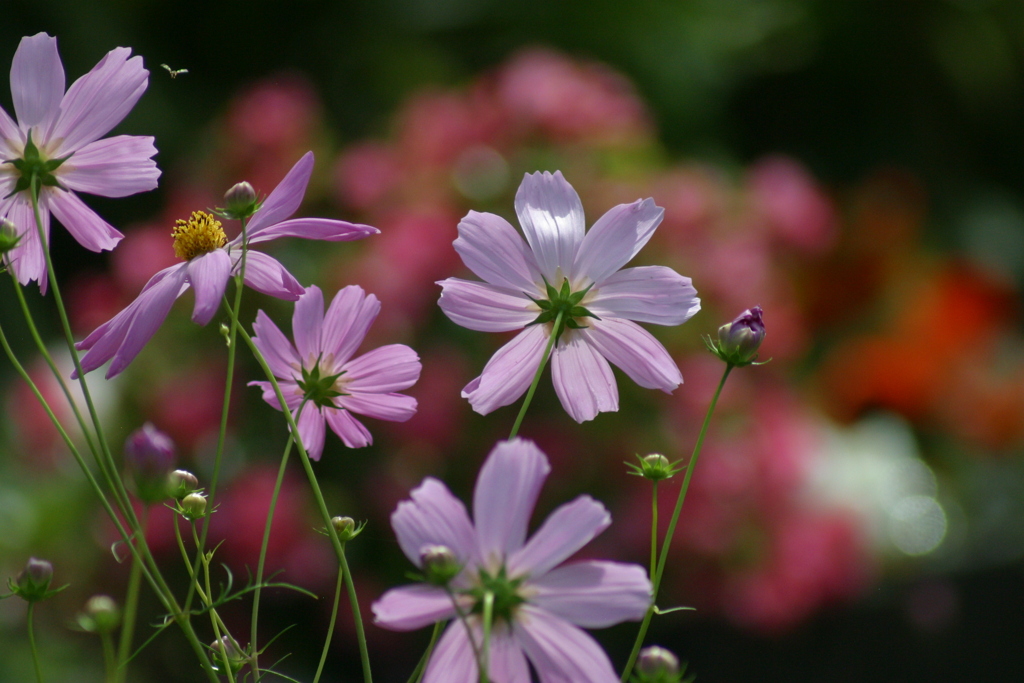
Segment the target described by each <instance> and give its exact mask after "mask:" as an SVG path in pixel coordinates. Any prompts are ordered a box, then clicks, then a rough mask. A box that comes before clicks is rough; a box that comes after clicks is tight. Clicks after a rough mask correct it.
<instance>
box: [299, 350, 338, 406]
mask: <svg viewBox="0 0 1024 683" xmlns="http://www.w3.org/2000/svg"><path fill="white" fill-rule="evenodd" d="M320 373H321V370H320V362H319V360H318V361H317V363H316V365H314V366H313V367H312V369H309V370H307V369H306V368H302V379H301V380H298V384H299V388H300V389H302V395H303V398H305V399H306V400H307V401H309V402H310V403H313V404H315V405H318V406H324V407H328V408H337V407H338V406H336V405H335V404H334V401H333V400H332V399H334V398H337V397H338V396H347V395H348V394H346V393H345V392H343V391H338V389H339V384H338V378H339V377H341V376H342V375H344V374H345V371H344V370H342V371H341V372H339V373H337V374H335V375H322V374H320Z"/></svg>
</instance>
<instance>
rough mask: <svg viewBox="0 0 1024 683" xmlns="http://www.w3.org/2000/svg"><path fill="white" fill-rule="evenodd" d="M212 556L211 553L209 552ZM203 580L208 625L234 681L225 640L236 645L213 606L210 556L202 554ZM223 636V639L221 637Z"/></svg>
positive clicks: (195, 535) (196, 539)
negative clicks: (208, 619)
mask: <svg viewBox="0 0 1024 683" xmlns="http://www.w3.org/2000/svg"><path fill="white" fill-rule="evenodd" d="M190 526H191V527H192V542H193V543H195V544H196V546H197V547H198V545H199V534H198V533H196V525H195V522H192V523H191V525H190ZM210 555H211V556H212V555H213V553H210ZM203 581H204V582H205V584H206V606H207V608H208V609H209V610H210V626H211V627H212V628H213V638H214V642H215V643H218V645H219V647H220V658H221V662H223V664H224V671H225V672H226V673H227V676H228V680H229V681H231V683H235V670H234V668H233V667H232V666H231V660H230V659H229V656H228V647H227V643H226V642H225V641H226V640H229V641H231V644H232V645H237V643H236V641H235V639H234V638H233V637H232V636H231V632H230V631H229V630H228V627H227V625H226V624H225V623H224V620H223V619H221V618H220V614H218V613H217V610H216V609H214V607H213V587H212V586H211V585H210V557H208V556H207V555H205V554H204V555H203ZM222 629H223V631H224V635H223V636H221V630H222ZM222 638H223V639H222Z"/></svg>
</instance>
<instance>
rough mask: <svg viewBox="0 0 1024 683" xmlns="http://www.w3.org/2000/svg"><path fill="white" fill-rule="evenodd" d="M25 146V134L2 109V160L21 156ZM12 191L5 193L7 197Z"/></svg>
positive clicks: (0, 150)
mask: <svg viewBox="0 0 1024 683" xmlns="http://www.w3.org/2000/svg"><path fill="white" fill-rule="evenodd" d="M24 145H25V134H24V133H22V132H21V129H20V128H18V124H16V123H15V122H14V119H12V118H11V117H10V115H9V114H8V113H7V112H6V111H5V110H4V108H3V107H0V158H2V159H13V158H15V157H18V156H21V150H22V148H23V147H24ZM13 170H14V169H13V167H8V169H7V173H10V172H11V171H13ZM9 192H10V190H7V191H6V192H4V193H3V195H0V196H4V197H6V196H7V194H8V193H9Z"/></svg>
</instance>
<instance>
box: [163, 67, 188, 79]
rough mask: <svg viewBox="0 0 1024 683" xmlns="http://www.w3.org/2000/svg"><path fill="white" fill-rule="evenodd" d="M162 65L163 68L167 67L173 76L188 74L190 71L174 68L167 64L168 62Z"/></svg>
mask: <svg viewBox="0 0 1024 683" xmlns="http://www.w3.org/2000/svg"><path fill="white" fill-rule="evenodd" d="M160 66H162V67H163V68H165V69H167V73H169V74H170V75H171V78H177V77H178V76H179V75H180V74H187V73H188V69H172V68H171V67H169V66H167V65H166V64H161V65H160Z"/></svg>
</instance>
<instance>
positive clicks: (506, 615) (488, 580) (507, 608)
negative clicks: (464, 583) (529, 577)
mask: <svg viewBox="0 0 1024 683" xmlns="http://www.w3.org/2000/svg"><path fill="white" fill-rule="evenodd" d="M525 578H526V577H520V578H518V579H510V578H508V576H507V575H506V573H505V567H504V566H502V567H501V569H499V570H498V573H497V574H495V575H493V576H492V575H491V574H490V573H488V572H487V571H486V570H484V569H481V570H480V585H479V586H476V587H475V588H471V589H469V590H468V591H466V595H469V596H471V597H472V598H473V609H472V610H470V611H471V612H472V613H473V614H483V611H484V599H485V596H486V595H487V594H488V593H490V594H491V595H493V596H494V610H493V614H494V621H495V622H497V621H499V620H504V621H505V622H506V623H508V622H511V621H512V613H513V612H514V611H515V608H516V607H518V606H519V605H521V604H522V603H524V602H526V598H523V597H521V596H520V595H519V586H520V584H522V583H523V580H524V579H525Z"/></svg>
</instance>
